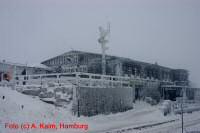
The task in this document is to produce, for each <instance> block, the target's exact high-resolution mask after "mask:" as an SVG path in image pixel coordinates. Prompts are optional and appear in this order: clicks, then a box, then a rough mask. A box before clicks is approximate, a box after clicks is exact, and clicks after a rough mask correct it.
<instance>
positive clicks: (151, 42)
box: [0, 0, 200, 87]
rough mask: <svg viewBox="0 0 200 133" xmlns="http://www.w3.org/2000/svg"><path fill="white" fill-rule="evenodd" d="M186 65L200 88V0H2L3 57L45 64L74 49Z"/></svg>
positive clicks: (0, 44)
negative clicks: (103, 38) (106, 31)
mask: <svg viewBox="0 0 200 133" xmlns="http://www.w3.org/2000/svg"><path fill="white" fill-rule="evenodd" d="M108 21H109V22H110V23H111V35H110V42H109V43H108V47H109V50H108V51H107V53H108V54H113V55H118V56H123V57H129V58H132V59H135V60H140V61H145V62H149V63H155V62H157V63H158V64H159V65H164V66H168V67H172V68H184V69H188V70H189V72H190V79H191V80H193V81H195V82H196V83H197V84H198V85H199V87H200V71H199V69H200V59H199V58H200V56H199V52H200V0H0V60H3V59H5V60H8V61H13V62H19V63H28V64H33V63H39V62H41V61H43V60H45V59H48V58H49V57H53V56H56V55H59V54H62V53H64V52H67V51H69V50H71V49H74V50H83V51H90V52H99V53H100V52H101V47H100V45H99V44H98V42H97V39H98V37H99V36H98V35H99V32H98V27H99V26H100V25H102V26H106V23H107V22H108Z"/></svg>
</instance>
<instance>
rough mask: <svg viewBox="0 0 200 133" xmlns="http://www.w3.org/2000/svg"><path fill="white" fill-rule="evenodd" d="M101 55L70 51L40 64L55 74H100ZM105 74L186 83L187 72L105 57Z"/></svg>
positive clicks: (126, 59)
mask: <svg viewBox="0 0 200 133" xmlns="http://www.w3.org/2000/svg"><path fill="white" fill-rule="evenodd" d="M101 59H102V55H101V54H98V53H91V52H83V51H76V50H72V51H69V52H66V53H64V54H61V55H59V56H56V57H53V58H50V59H47V60H45V61H43V62H42V63H41V64H44V65H46V66H48V67H51V68H53V69H54V71H56V72H87V73H95V74H101V73H102V69H101ZM106 74H107V75H118V76H137V77H141V78H149V79H158V80H161V81H162V80H165V81H185V82H187V81H188V75H189V74H188V71H187V70H185V69H172V68H168V67H164V66H160V65H158V64H157V63H155V64H151V63H146V62H141V61H135V60H133V59H129V58H124V57H117V56H111V55H107V56H106Z"/></svg>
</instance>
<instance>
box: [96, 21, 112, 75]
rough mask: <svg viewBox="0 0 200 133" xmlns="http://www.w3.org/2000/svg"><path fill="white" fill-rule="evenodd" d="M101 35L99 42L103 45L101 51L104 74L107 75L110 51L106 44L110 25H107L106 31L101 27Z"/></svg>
mask: <svg viewBox="0 0 200 133" xmlns="http://www.w3.org/2000/svg"><path fill="white" fill-rule="evenodd" d="M99 33H100V37H99V39H98V42H99V43H100V44H101V50H102V74H103V75H105V74H106V50H108V47H107V46H106V43H108V39H107V37H108V35H109V34H110V23H108V24H107V29H104V28H103V27H101V26H100V27H99Z"/></svg>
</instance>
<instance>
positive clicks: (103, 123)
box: [0, 87, 200, 133]
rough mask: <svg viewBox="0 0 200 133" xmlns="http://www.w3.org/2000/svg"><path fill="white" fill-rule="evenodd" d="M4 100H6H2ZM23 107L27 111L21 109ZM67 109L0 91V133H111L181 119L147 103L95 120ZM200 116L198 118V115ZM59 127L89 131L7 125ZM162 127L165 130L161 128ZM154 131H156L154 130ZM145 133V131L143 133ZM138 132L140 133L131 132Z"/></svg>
mask: <svg viewBox="0 0 200 133" xmlns="http://www.w3.org/2000/svg"><path fill="white" fill-rule="evenodd" d="M2 96H5V99H4V100H3V99H2ZM21 105H24V108H23V109H22V108H21ZM70 108H71V107H70V106H68V107H67V108H60V107H55V106H53V105H51V104H47V103H44V102H42V101H41V100H39V99H38V98H37V97H35V98H34V97H32V96H28V95H24V94H21V93H19V92H17V91H15V90H12V89H11V88H7V87H0V133H23V132H24V133H32V132H33V133H43V132H45V133H46V132H48V133H50V132H57V133H60V132H61V133H62V132H63V133H76V132H77V133H79V132H90V133H96V132H107V131H109V132H112V131H115V130H117V129H122V128H128V127H137V126H140V125H145V124H150V123H157V122H163V121H168V120H172V119H177V118H180V116H179V115H176V116H175V115H170V116H167V117H164V116H163V114H162V113H161V111H160V110H159V109H158V106H150V105H148V104H146V103H144V102H136V103H135V104H134V109H133V110H129V111H127V112H123V113H117V114H110V115H97V116H93V117H83V116H81V117H80V118H77V117H76V116H73V115H72V113H71V111H70ZM198 114H199V112H196V113H192V114H188V118H189V117H191V118H196V117H197V115H198ZM198 116H199V115H198ZM199 118H200V116H199ZM11 122H14V123H18V124H21V123H26V122H28V123H36V124H39V123H41V122H44V123H56V124H59V123H60V122H64V123H67V124H73V123H75V122H76V123H81V124H88V126H89V127H88V130H84V129H57V130H53V129H49V130H47V129H29V130H22V129H17V130H16V129H8V128H5V123H11ZM161 127H162V126H161ZM152 130H153V129H152ZM144 131H145V130H144ZM131 132H136V133H137V132H138V131H131Z"/></svg>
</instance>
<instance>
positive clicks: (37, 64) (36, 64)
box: [28, 63, 50, 69]
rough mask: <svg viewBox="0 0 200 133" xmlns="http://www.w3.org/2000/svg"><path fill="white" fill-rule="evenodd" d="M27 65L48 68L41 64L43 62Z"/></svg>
mask: <svg viewBox="0 0 200 133" xmlns="http://www.w3.org/2000/svg"><path fill="white" fill-rule="evenodd" d="M28 66H29V67H37V68H44V69H50V68H49V67H47V66H45V65H43V64H40V63H33V64H29V65H28Z"/></svg>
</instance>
